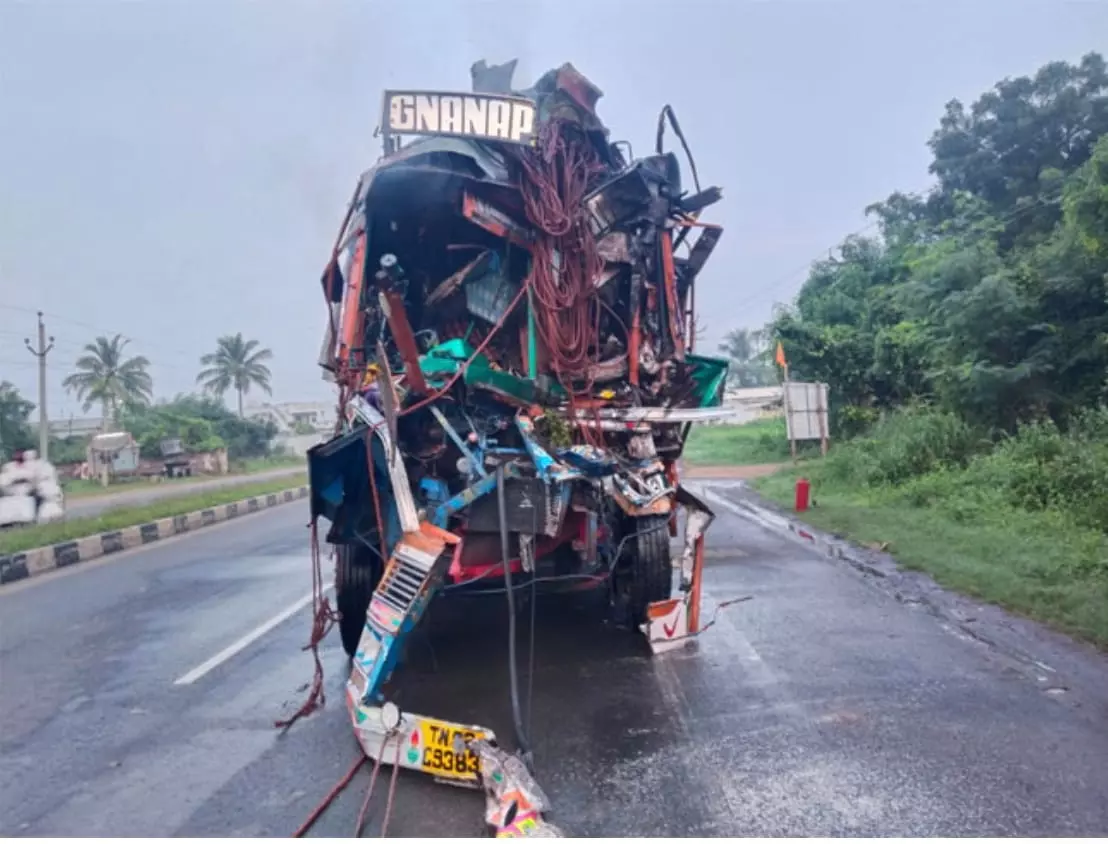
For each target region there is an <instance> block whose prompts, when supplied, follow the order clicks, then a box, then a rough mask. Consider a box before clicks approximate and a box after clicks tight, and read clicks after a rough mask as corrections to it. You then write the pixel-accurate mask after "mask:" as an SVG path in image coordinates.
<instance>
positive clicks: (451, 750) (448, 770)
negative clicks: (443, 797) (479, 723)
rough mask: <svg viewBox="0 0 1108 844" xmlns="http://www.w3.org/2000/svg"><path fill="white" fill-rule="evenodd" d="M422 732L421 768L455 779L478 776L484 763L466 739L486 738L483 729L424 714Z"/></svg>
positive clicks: (420, 733) (420, 732)
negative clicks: (434, 718)
mask: <svg viewBox="0 0 1108 844" xmlns="http://www.w3.org/2000/svg"><path fill="white" fill-rule="evenodd" d="M419 735H420V739H421V741H420V748H419V751H420V768H422V769H423V771H425V772H426V773H429V774H434V775H435V776H437V777H449V778H452V779H474V778H476V776H477V772H478V771H479V770H480V763H479V762H478V760H477V754H476V753H474V752H473V751H471V750H469V749H468V748H467V747H466V746H465V742H466V741H469V740H471V739H476V738H485V734H484V733H483V732H481V731H480V730H472V729H470V728H468V727H460V726H458V725H456V724H449V723H446V722H445V721H433V720H431V719H429V718H421V719H420V722H419ZM459 748H461V750H460V752H459Z"/></svg>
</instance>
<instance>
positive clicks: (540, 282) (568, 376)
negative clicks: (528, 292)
mask: <svg viewBox="0 0 1108 844" xmlns="http://www.w3.org/2000/svg"><path fill="white" fill-rule="evenodd" d="M519 162H520V166H521V168H522V173H521V177H520V191H521V192H522V194H523V199H524V204H525V207H526V211H527V218H528V220H530V222H531V224H532V225H533V226H534V227H535V228H536V229H537V230H538V232H539V233H540V236H539V238H538V240H537V242H536V244H535V247H534V264H533V269H532V273H533V281H532V290H533V292H534V296H535V300H536V304H537V306H538V307H537V308H536V327H537V329H538V332H539V336H540V337H541V338H542V341H543V344H544V345H545V346H546V349H547V351H548V352H549V354H550V364H551V368H552V369H553V370H554V373H555V374H556V375H557V376H558V379H559V381H561V382H562V385H563V386H564V387H565V388H566V389H567V391H569V392H570V393H571V394H572V393H573V389H572V387H571V382H573V381H575V380H576V381H581V380H586V381H587V380H588V371H589V368H590V367H591V366H592V364H593V363H595V342H596V338H597V335H598V333H599V320H600V309H599V306H598V304H597V297H596V290H595V288H594V286H593V284H594V280H595V279H596V277H597V276H598V275H599V274H600V272H601V271H602V270H603V268H604V262H603V260H602V259H601V257H600V255H599V253H598V251H597V248H596V240H595V238H594V237H593V235H592V232H591V231H590V230H589V226H588V221H587V218H586V214H585V207H584V204H583V200H584V198H585V196H586V195H587V194H588V192H589V190H590V188H591V187H592V186H593V184H594V183H595V181H596V180H597V178H598V177H600V176H602V175H603V174H604V173H605V169H604V166H603V164H602V163H601V162H600V159H599V157H598V156H597V154H596V151H595V150H594V149H593V148H592V146H591V145H590V144H589V142H588V140H587V139H585V138H584V137H582V136H581V135H580V132H578V131H575V130H574V129H573V128H572V127H571V125H570V124H565V123H563V122H562V121H551V122H549V123H547V124H546V125H544V126H543V127H542V129H541V130H540V132H539V138H538V146H537V148H535V149H533V150H523V151H522V152H521V153H520V155H519Z"/></svg>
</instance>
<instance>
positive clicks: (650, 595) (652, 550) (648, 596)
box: [620, 516, 673, 627]
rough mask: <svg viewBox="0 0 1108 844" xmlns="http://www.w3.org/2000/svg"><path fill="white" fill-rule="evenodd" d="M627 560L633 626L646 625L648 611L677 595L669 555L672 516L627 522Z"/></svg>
mask: <svg viewBox="0 0 1108 844" xmlns="http://www.w3.org/2000/svg"><path fill="white" fill-rule="evenodd" d="M626 529H627V535H628V536H631V537H632V538H631V539H628V540H627V548H626V550H625V552H624V554H625V555H626V557H627V559H626V560H625V561H624V562H623V564H622V566H621V568H622V570H623V572H622V577H621V578H620V579H621V580H622V581H623V582H622V584H621V591H622V593H623V597H624V598H625V599H626V610H627V612H628V613H629V615H630V618H629V619H628V620H629V621H630V623H631V624H632V625H633V626H635V627H637V626H638V625H640V624H642V623H643V622H644V621H646V608H647V607H648V606H649V605H650V604H652V603H653V602H654V601H664V600H666V599H667V598H669V597H670V595H671V594H672V593H673V567H672V564H671V562H670V555H669V516H642V517H640V518H636V519H628V520H627V522H626Z"/></svg>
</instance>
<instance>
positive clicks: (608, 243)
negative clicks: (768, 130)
mask: <svg viewBox="0 0 1108 844" xmlns="http://www.w3.org/2000/svg"><path fill="white" fill-rule="evenodd" d="M514 64H515V63H514V62H510V63H508V64H506V65H500V66H492V67H490V66H487V65H486V64H485V63H484V62H479V63H477V64H475V65H474V66H473V67H472V68H471V76H472V91H471V92H468V93H444V92H435V91H386V92H385V93H384V103H383V111H382V117H381V127H380V136H381V139H382V141H383V147H384V149H383V154H382V156H381V157H380V159H379V160H378V161H377V162H376V163H375V164H374V165H373V166H372V167H371V168H370V169H369V170H368V171H366V172H365V173H364V174H363V175H362V176H361V177H360V178H359V179H358V181H357V185H356V188H355V190H354V193H353V197H352V199H351V201H350V204H349V207H348V210H347V214H346V217H345V219H344V220H343V222H342V224H341V227H340V231H339V234H338V237H337V239H336V242H335V245H334V248H333V251H332V257H331V260H330V261H329V262H328V264H327V266H326V268H325V271H324V273H323V276H322V279H321V281H322V289H323V294H324V300H325V303H326V325H325V332H324V334H325V336H324V341H323V346H322V349H321V354H320V358H319V364H320V366H321V367H322V369H323V372H324V376H325V377H326V378H327V379H328V380H330V381H332V382H333V383H334V384H335V386H336V389H337V391H338V395H339V407H340V414H339V417H340V423H339V430H337V431H336V433H335V436H334V437H333V438H332V439H330V440H329V441H327V442H325V443H322V444H320V445H318V446H316V447H314V448H313V449H312V450H311V451H310V452H309V454H308V470H309V481H310V485H311V514H312V522H313V525H315V524H316V523H317V520H318V519H319V518H320V517H323V519H324V520H325V521H326V522H327V523H328V527H327V530H326V533H325V536H324V540H325V541H326V542H327V543H330V544H331V545H332V546H333V547H334V549H335V559H336V572H335V593H336V603H337V610H338V616H339V618H338V625H339V629H340V634H341V638H342V642H343V647H344V649H345V650H346V652H347V653H348V654H349V655H350V656H351V657H352V670H351V677H350V681H349V683H348V688H347V693H348V700H347V703H348V706H349V707H350V709H351V712H352V716H353V718H354V723H355V729H356V731H357V732H358V735H359V738H360V740H361V741H362V744H363V747H365V749H366V752H367V754H369V755H370V756H371V757H373V758H377V759H380V758H382V756H381V754H386V757H385V758H387V759H388V760H392V759H393V751H392V750H389V751H388V752H386V746H389V742H390V741H392V742H394V743H395V758H396V760H397V764H401V765H403V766H405V767H412V768H415V769H419V770H423V771H426V772H429V773H432V774H434V775H435V776H438V777H441V778H444V779H447V780H452V781H470V782H472V781H473V780H475V778H476V777H477V774H478V770H477V769H478V759H477V756H476V755H475V754H474V753H473V751H472V750H469V749H464V748H462V747H460V746H458V740H459V737H461V738H462V739H464V740H465V741H469V740H473V739H475V738H480V737H486V738H487V737H489V736H490V733H489V731H487V730H483V729H481V728H479V727H474V726H467V725H454V724H450V723H449V722H439V721H434V720H433V719H429V718H423V717H422V716H409V715H407V714H405V715H400V714H398V713H395V712H394V710H395V707H391V705H390V706H389V707H386V708H387V709H388V711H389V712H390V713H393V714H391V715H390V716H389V717H387V718H383V717H380V716H381V713H382V712H384V711H385V709H384V708H382V704H383V701H384V692H383V688H384V685H385V683H386V682H387V681H388V679H389V677H390V675H391V674H392V672H393V670H394V669H395V667H396V665H397V663H398V661H399V659H400V655H401V652H402V649H403V643H404V639H405V638H406V636H407V635H408V634H409V633H410V632H411V631H412V630H413V629H414V628H415V627H416V625H417V624H418V623H419V620H420V618H421V616H422V615H423V612H424V611H425V610H426V607H427V605H428V603H429V602H430V601H431V600H433V599H436V600H437V599H449V597H450V596H451V595H452V594H464V593H466V592H471V591H481V592H488V591H496V590H499V591H502V592H503V594H505V595H507V596H509V598H510V600H509V607H510V608H514V605H515V601H516V599H517V596H519V595H520V594H522V593H523V592H524V591H525V589H526V592H530V593H531V594H534V592H535V591H538V590H541V591H550V590H567V589H568V590H581V589H590V590H596V591H597V592H598V594H600V595H601V596H602V597H604V599H605V600H604V601H602V602H600V603H602V604H603V605H604V607H605V611H608V612H611V613H612V614H613V615H614V616H615V617H616V618H617V619H619V620H621V621H623V622H625V623H627V624H628V625H630V626H633V627H642V628H643V629H644V630H647V629H648V628H650V625H651V624H652V623H653V622H656V621H657V620H658V619H662V618H666V619H672V623H670V622H667V623H666V624H665V625H658V629H662V628H663V627H664V630H665V634H664V635H665V636H667V637H669V638H675V639H679V638H681V637H682V636H683V635H686V632H687V630H688V624H687V617H688V614H689V613H690V612H693V613H695V608H693V609H691V610H690V609H689V608H688V600H687V599H688V596H690V595H692V594H693V593H694V592H695V591H696V590H695V584H694V580H695V574H696V572H695V565H694V556H695V555H694V550H693V549H694V545H695V543H696V542H697V541H698V540H700V539H702V535H703V530H704V529H705V528H706V527H707V523H708V521H710V518H711V516H710V511H708V508H707V507H706V506H705V505H704V504H703V503H702V502H700V501H699V500H698V499H697V498H696V496H694V495H693V494H692V493H691V492H689V491H688V490H687V489H685V488H684V487H682V486H681V485H680V483H679V478H678V471H677V465H678V460H679V458H680V456H681V452H682V449H683V447H684V443H685V440H686V438H687V436H688V433H689V430H690V426H691V425H692V424H694V423H696V422H698V421H703V420H706V419H711V418H719V417H722V416H725V415H728V411H726V410H724V409H723V408H722V395H723V386H724V381H725V379H726V375H727V362H726V361H725V360H723V359H720V358H715V357H710V356H704V355H698V354H696V353H695V352H694V346H695V340H696V330H695V320H694V310H695V295H694V291H695V282H696V279H697V276H698V275H699V273H700V271H701V269H702V268H703V266H704V264H705V262H706V261H707V259H708V257H709V256H710V255H711V253H712V251H713V249H714V248H715V246H716V244H717V243H718V241H719V238H720V235H721V229H720V227H718V226H716V225H713V224H710V223H705V222H702V221H701V220H700V216H701V213H702V211H703V210H704V209H705V208H707V207H708V206H710V205H711V204H713V203H715V202H717V201H718V200H719V199H720V198H721V191H720V189H719V188H715V187H709V188H702V187H701V185H700V183H699V176H698V174H697V172H696V168H695V163H694V162H693V160H692V156H691V153H690V152H689V148H688V145H687V144H686V142H685V139H684V136H683V134H682V133H681V129H680V126H679V124H678V122H677V119H676V117H675V115H674V112H673V110H672V109H671V108H669V107H668V106H667V107H665V108H664V109H663V110H662V112H661V115H660V117H659V122H658V128H657V139H656V147H655V150H654V152H653V153H652V154H650V155H647V156H645V157H642V158H635V157H634V156H633V155H632V150H631V148H630V145H629V144H627V143H626V142H613V141H612V140H611V138H610V136H609V131H608V129H607V128H606V127H605V126H604V124H603V123H602V122H601V120H600V118H599V117H598V116H597V113H596V105H597V101H598V100H599V99H600V97H601V92H600V90H599V89H598V88H597V87H596V86H595V85H594V84H593V83H592V82H591V81H589V80H588V79H587V78H585V77H584V76H583V75H582V74H581V73H579V72H578V71H577V70H576V69H575V68H573V66H572V65H569V64H566V65H563V66H562V67H560V68H557V69H555V70H551V71H550V72H548V73H546V74H545V75H543V76H542V77H541V78H540V79H539V80H538V82H536V83H535V84H534V86H532V87H531V88H528V89H525V90H516V89H513V87H512V75H513V70H514ZM667 126H668V127H669V128H671V129H672V133H673V134H674V135H675V136H676V137H677V138H678V140H679V141H680V144H681V146H682V147H683V149H684V155H685V157H686V158H687V161H688V169H689V171H690V175H691V177H692V184H691V185H689V184H687V183H686V179H685V175H684V174H683V173H682V167H681V158H680V157H679V156H678V155H677V154H676V153H675V152H672V151H666V150H665V140H666V132H665V130H666V128H667ZM679 506H680V507H684V508H685V509H686V511H687V515H688V517H687V518H686V519H685V520H684V521H685V524H686V536H685V549H684V552H683V553H682V554H681V555H680V556H679V559H678V563H677V566H676V567H677V568H679V569H680V570H681V572H680V577H679V589H680V591H681V595H682V596H685V597H684V598H682V599H674V598H673V589H674V584H673V581H674V568H675V566H674V563H673V562H672V561H671V555H670V538H671V536H675V535H676V533H677V527H678V521H677V511H678V508H679ZM693 514H695V517H693ZM524 588H525V589H524ZM510 612H514V609H510ZM678 618H681V619H685V623H683V626H680V627H679V626H678V624H677V621H676V619H678ZM648 635H649V633H648ZM390 707H391V708H390ZM377 742H380V747H378V746H377ZM401 746H403V750H402V747H401Z"/></svg>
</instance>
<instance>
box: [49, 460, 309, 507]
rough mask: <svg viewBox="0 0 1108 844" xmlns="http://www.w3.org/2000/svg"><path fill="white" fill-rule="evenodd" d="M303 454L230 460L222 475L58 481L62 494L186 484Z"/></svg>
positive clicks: (283, 463)
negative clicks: (101, 480)
mask: <svg viewBox="0 0 1108 844" xmlns="http://www.w3.org/2000/svg"><path fill="white" fill-rule="evenodd" d="M304 465H305V458H303V457H293V456H291V455H282V456H280V457H277V456H274V457H254V458H250V459H248V460H243V461H232V462H231V464H230V470H231V471H230V473H229V474H226V475H199V476H198V475H194V476H193V477H191V478H159V479H158V480H157V481H151V480H148V479H147V478H120V479H117V480H116V481H113V482H112V484H111V485H110V486H107V487H105V486H104V485H103V484H101V483H100V481H96V480H82V479H80V478H74V479H72V480H66V481H62V484H61V485H62V489H63V490H64V491H65V496H66V498H94V497H96V496H102V495H113V494H115V493H117V492H127V491H130V490H133V489H150V488H157V487H161V486H163V485H166V484H171V485H173V486H186V487H187V486H189V485H191V484H198V483H204V482H205V481H212V480H218V479H220V478H233V477H236V476H242V475H256V474H259V473H260V472H268V471H270V470H271V469H281V468H284V467H293V466H304Z"/></svg>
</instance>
